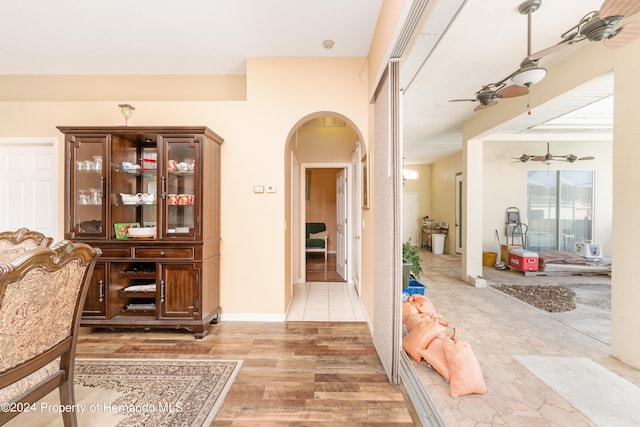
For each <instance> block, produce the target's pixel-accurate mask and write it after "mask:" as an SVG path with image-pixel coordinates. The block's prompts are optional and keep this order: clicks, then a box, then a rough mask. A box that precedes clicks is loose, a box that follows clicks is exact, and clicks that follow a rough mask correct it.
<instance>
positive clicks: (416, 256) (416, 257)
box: [402, 239, 422, 288]
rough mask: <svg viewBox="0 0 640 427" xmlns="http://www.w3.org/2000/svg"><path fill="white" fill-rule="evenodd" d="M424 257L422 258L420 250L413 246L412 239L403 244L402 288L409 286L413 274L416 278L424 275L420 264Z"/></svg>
mask: <svg viewBox="0 0 640 427" xmlns="http://www.w3.org/2000/svg"><path fill="white" fill-rule="evenodd" d="M421 261H422V257H421V256H420V248H419V247H418V246H415V245H412V244H411V239H409V240H407V241H406V242H404V243H403V244H402V287H403V288H406V287H408V286H409V277H410V276H411V273H413V275H414V276H415V277H419V276H420V275H421V274H422V265H421V264H420V262H421Z"/></svg>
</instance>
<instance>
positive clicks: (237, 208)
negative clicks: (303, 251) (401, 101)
mask: <svg viewBox="0 0 640 427" xmlns="http://www.w3.org/2000/svg"><path fill="white" fill-rule="evenodd" d="M366 75H367V66H366V59H365V58H340V59H316V58H311V59H249V60H248V64H247V78H246V80H247V91H246V98H247V99H246V101H237V100H234V101H217V100H213V101H207V100H199V101H183V100H181V99H180V96H177V97H176V95H175V94H174V92H173V91H172V90H167V93H166V97H164V98H163V95H162V94H163V88H164V86H161V87H157V88H156V92H155V97H156V98H157V99H162V100H153V101H150V100H144V99H142V100H141V99H137V98H135V97H134V95H135V94H137V93H138V91H137V88H136V86H135V85H133V86H130V87H128V88H126V87H121V88H120V89H119V93H118V95H119V96H118V99H117V100H116V99H106V100H104V99H91V100H82V101H76V100H73V99H67V98H65V96H64V94H57V92H58V91H57V89H56V88H55V87H51V88H50V89H49V90H50V92H51V93H50V94H47V93H42V94H41V97H42V98H54V99H49V100H47V101H43V102H32V101H24V102H23V101H12V100H2V98H0V136H1V137H20V136H53V137H57V138H59V141H60V149H59V158H60V177H59V180H60V182H61V183H62V182H64V181H63V171H62V161H63V159H64V153H63V147H62V135H61V134H60V133H59V132H58V131H57V129H56V126H57V125H73V126H76V125H78V126H80V125H99V126H102V125H104V126H111V125H122V124H123V119H122V117H121V116H120V113H119V109H118V107H117V104H118V103H119V102H123V101H126V102H129V103H131V104H133V105H134V106H135V107H136V111H135V114H134V116H133V118H132V119H131V122H130V124H131V125H150V126H153V125H206V126H208V127H210V128H211V129H212V130H214V131H215V132H216V133H218V134H220V135H221V136H222V137H223V138H224V139H225V143H224V145H223V146H222V215H221V217H222V239H223V241H222V261H221V284H222V285H221V300H222V308H223V319H224V318H225V316H226V317H227V318H228V319H233V318H254V317H257V318H266V319H268V318H270V317H271V318H273V319H282V318H283V316H284V313H285V310H286V303H287V300H288V297H287V295H288V294H289V293H290V278H288V274H285V270H286V269H287V265H288V264H287V262H286V261H285V259H288V258H287V257H290V256H291V253H290V252H286V251H285V239H286V238H287V236H288V235H287V234H286V233H287V227H288V224H286V223H285V213H284V212H285V210H289V209H290V207H289V206H287V202H286V201H287V200H289V199H288V198H287V197H285V189H286V188H287V186H285V180H286V179H288V178H289V177H288V176H286V175H287V174H286V173H285V171H286V170H287V168H285V161H284V159H285V157H286V156H285V152H287V150H288V148H287V146H286V143H287V138H288V137H289V136H290V134H291V133H292V132H293V130H294V129H295V128H296V127H297V126H298V125H299V124H300V123H299V122H300V121H304V118H305V117H306V116H308V115H310V114H313V113H316V112H318V111H327V110H330V111H335V112H337V113H339V114H341V115H343V116H344V117H348V118H349V120H350V121H351V123H352V124H353V126H354V127H356V128H359V129H361V131H360V133H361V134H362V135H364V138H366V137H367V133H366V132H365V131H366V129H368V128H369V123H368V120H369V118H368V105H367V89H368V85H367V79H366ZM34 78H35V77H34ZM42 78H43V79H44V80H48V78H47V77H42ZM7 79H9V77H7V76H0V87H2V82H6V80H7ZM69 79H73V77H69ZM36 80H37V78H36ZM133 80H134V81H137V79H133ZM170 81H171V79H169V80H168V81H167V82H166V83H167V87H171V86H173V85H172V84H170ZM182 81H183V79H182V78H177V79H176V84H180V83H182ZM100 82H101V77H98V76H96V77H93V78H92V77H90V76H89V77H86V76H85V77H83V78H78V85H80V86H85V87H86V89H87V92H88V93H91V91H92V90H91V87H92V86H93V85H100ZM233 82H234V84H235V80H234V81H233ZM47 87H48V86H46V85H42V86H41V89H42V91H46V90H47ZM77 90H78V91H80V92H82V90H81V88H77ZM18 92H19V90H18ZM127 94H131V96H127ZM363 130H365V131H363ZM254 184H264V185H267V184H272V185H275V187H276V192H275V193H263V194H255V193H253V191H252V188H253V185H254ZM59 200H60V202H59V203H60V206H61V207H62V206H63V200H64V198H63V194H62V188H61V191H60V194H59ZM59 223H60V226H59V229H60V230H62V229H63V225H62V215H60V221H59ZM61 237H62V236H58V238H61ZM363 238H365V239H366V237H363ZM364 244H366V240H365V242H364ZM363 268H367V266H363ZM247 271H253V272H258V273H259V277H258V279H257V280H256V278H255V277H248V276H247ZM363 286H366V283H363Z"/></svg>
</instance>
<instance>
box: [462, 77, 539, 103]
mask: <svg viewBox="0 0 640 427" xmlns="http://www.w3.org/2000/svg"><path fill="white" fill-rule="evenodd" d="M507 79H508V78H507ZM507 79H503V80H501V81H499V82H497V83H489V84H488V85H485V86H482V89H480V90H479V91H477V92H476V93H475V98H468V99H451V100H449V102H460V101H469V102H479V103H480V105H478V106H477V107H476V108H474V109H473V111H480V110H482V109H484V108H488V107H492V106H494V105H496V104H497V103H498V100H499V99H501V98H515V97H517V96H522V95H526V94H528V93H529V89H528V88H526V87H523V86H516V85H510V86H507V84H506V80H507Z"/></svg>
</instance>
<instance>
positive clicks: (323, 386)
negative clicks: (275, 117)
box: [77, 322, 420, 427]
mask: <svg viewBox="0 0 640 427" xmlns="http://www.w3.org/2000/svg"><path fill="white" fill-rule="evenodd" d="M210 328H211V329H210V332H209V335H208V336H207V337H206V338H205V339H202V340H196V339H195V338H193V335H191V334H189V333H187V332H182V331H173V330H169V331H161V330H158V331H147V332H145V331H129V330H121V331H120V330H119V331H103V330H91V329H88V328H82V333H81V336H80V339H79V342H78V348H77V357H122V358H214V359H242V360H243V361H244V362H243V366H242V369H241V370H240V373H239V374H238V376H237V377H236V380H235V381H234V383H233V385H232V386H231V388H230V390H229V393H228V394H227V396H226V398H225V400H224V403H223V405H222V408H221V409H220V410H219V412H218V414H217V416H216V419H215V420H214V422H213V423H212V424H211V426H233V427H235V426H265V427H270V426H278V427H283V426H284V427H287V426H289V427H294V426H295V427H300V426H328V427H331V426H345V425H348V426H389V427H395V426H397V427H399V426H414V425H420V424H419V421H417V417H415V414H414V411H413V407H412V405H411V402H410V401H409V400H408V398H406V396H405V394H404V388H403V387H402V386H401V385H394V384H390V383H389V382H388V381H387V377H386V375H385V373H384V370H383V368H382V365H381V363H380V360H379V359H378V356H377V354H376V351H375V349H374V347H373V343H372V339H371V335H370V334H369V330H368V328H367V325H366V323H364V322H335V323H332V322H221V323H220V324H218V325H212V326H211V327H210Z"/></svg>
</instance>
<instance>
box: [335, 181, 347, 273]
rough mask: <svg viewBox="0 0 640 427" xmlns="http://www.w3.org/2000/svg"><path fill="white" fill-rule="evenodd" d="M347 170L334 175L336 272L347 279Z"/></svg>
mask: <svg viewBox="0 0 640 427" xmlns="http://www.w3.org/2000/svg"><path fill="white" fill-rule="evenodd" d="M347 195H348V194H347V170H346V169H342V170H340V172H338V173H337V175H336V272H337V273H338V274H339V275H340V277H342V278H343V279H344V280H347V277H348V275H347V236H348V234H347V231H348V230H347Z"/></svg>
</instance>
